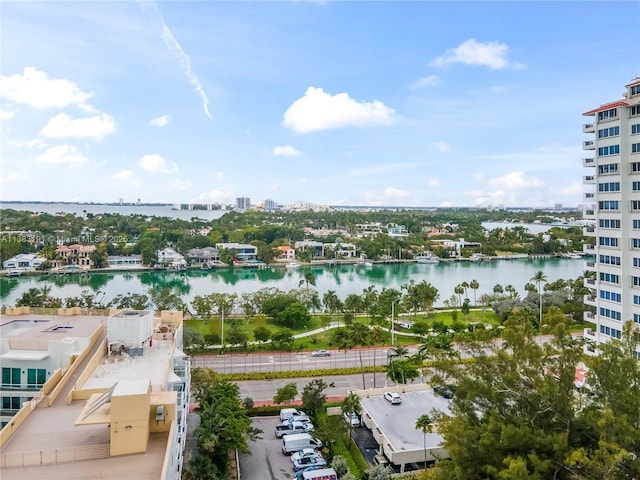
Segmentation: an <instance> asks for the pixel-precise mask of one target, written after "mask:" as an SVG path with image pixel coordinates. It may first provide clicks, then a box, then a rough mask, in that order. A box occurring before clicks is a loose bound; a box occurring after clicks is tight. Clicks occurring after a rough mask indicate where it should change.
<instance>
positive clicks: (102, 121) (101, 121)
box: [40, 113, 116, 141]
mask: <svg viewBox="0 0 640 480" xmlns="http://www.w3.org/2000/svg"><path fill="white" fill-rule="evenodd" d="M115 131H116V124H115V121H114V120H113V117H112V116H111V115H107V114H106V113H101V114H99V115H96V116H93V117H87V118H78V119H75V120H74V119H72V118H71V117H70V116H69V115H67V114H66V113H59V114H58V115H56V116H55V117H53V118H51V119H50V120H49V122H48V123H47V124H46V125H45V126H44V127H43V128H42V130H41V131H40V134H41V135H42V136H44V137H47V138H72V137H75V138H92V139H94V140H96V141H100V140H102V139H103V138H104V137H105V136H107V135H110V134H112V133H114V132H115Z"/></svg>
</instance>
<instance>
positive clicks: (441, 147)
mask: <svg viewBox="0 0 640 480" xmlns="http://www.w3.org/2000/svg"><path fill="white" fill-rule="evenodd" d="M433 146H434V147H436V150H438V151H439V152H441V153H446V152H448V151H449V150H451V146H450V145H449V144H448V143H447V142H436V143H434V144H433Z"/></svg>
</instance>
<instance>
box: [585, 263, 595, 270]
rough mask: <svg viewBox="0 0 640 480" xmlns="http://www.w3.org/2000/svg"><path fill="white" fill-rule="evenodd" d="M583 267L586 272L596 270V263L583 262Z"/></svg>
mask: <svg viewBox="0 0 640 480" xmlns="http://www.w3.org/2000/svg"><path fill="white" fill-rule="evenodd" d="M584 266H585V268H586V269H587V270H594V269H595V268H596V262H584Z"/></svg>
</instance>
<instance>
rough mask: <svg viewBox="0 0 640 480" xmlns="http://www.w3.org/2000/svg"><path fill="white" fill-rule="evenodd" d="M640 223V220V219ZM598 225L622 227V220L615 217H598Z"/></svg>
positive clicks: (601, 226)
mask: <svg viewBox="0 0 640 480" xmlns="http://www.w3.org/2000/svg"><path fill="white" fill-rule="evenodd" d="M639 224H640V221H639ZM598 226H599V227H600V228H614V229H619V228H620V220H619V219H615V218H600V219H598ZM639 228H640V227H639Z"/></svg>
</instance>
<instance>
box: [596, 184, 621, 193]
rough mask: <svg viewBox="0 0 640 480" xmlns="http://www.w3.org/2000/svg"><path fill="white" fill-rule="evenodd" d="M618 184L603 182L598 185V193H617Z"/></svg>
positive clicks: (618, 189)
mask: <svg viewBox="0 0 640 480" xmlns="http://www.w3.org/2000/svg"><path fill="white" fill-rule="evenodd" d="M619 191H620V182H604V183H599V184H598V192H619Z"/></svg>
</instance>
